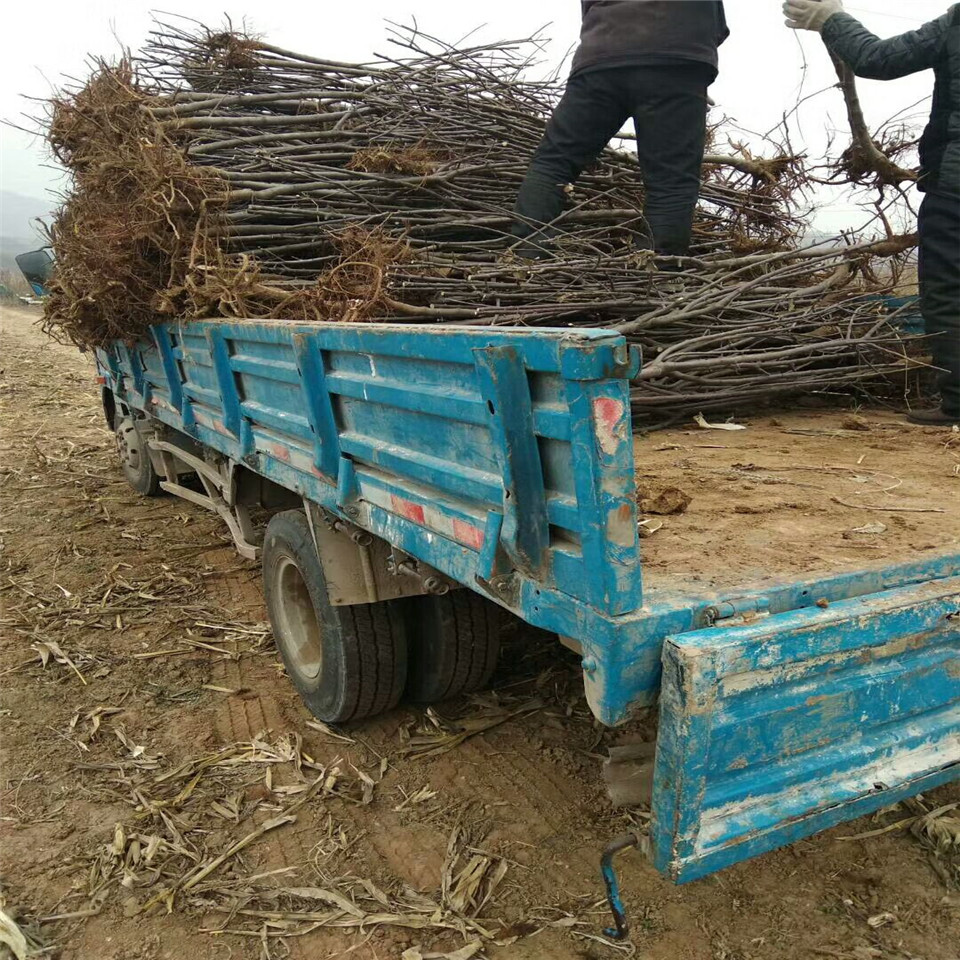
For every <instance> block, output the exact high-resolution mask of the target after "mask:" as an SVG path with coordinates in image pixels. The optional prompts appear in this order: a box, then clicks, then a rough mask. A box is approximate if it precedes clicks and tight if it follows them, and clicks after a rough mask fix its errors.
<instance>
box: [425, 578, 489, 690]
mask: <svg viewBox="0 0 960 960" xmlns="http://www.w3.org/2000/svg"><path fill="white" fill-rule="evenodd" d="M505 619H506V615H505V614H504V613H503V612H502V611H501V610H500V608H499V607H498V606H497V605H496V604H495V603H492V602H491V601H489V600H484V598H483V597H481V596H479V595H478V594H476V593H474V592H473V591H472V590H454V591H452V592H451V593H448V594H445V595H444V596H442V597H434V596H430V597H414V598H412V599H411V600H408V601H407V634H408V642H409V646H410V666H409V670H408V674H407V696H408V697H409V698H410V699H411V700H416V701H419V702H420V703H436V702H438V701H440V700H446V699H449V698H450V697H457V696H460V695H461V694H464V693H473V692H474V691H476V690H481V689H482V688H483V687H485V686H486V684H487V683H488V681H489V680H490V676H491V675H492V673H493V671H494V668H495V667H496V665H497V655H498V654H499V652H500V632H501V630H502V628H503V624H504V621H505Z"/></svg>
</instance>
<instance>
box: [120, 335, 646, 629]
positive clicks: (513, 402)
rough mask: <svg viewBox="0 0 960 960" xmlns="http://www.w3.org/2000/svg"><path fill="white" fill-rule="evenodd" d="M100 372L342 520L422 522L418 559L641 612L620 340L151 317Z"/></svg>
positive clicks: (609, 611) (477, 582)
mask: <svg viewBox="0 0 960 960" xmlns="http://www.w3.org/2000/svg"><path fill="white" fill-rule="evenodd" d="M103 365H104V366H105V367H106V368H108V369H110V370H111V372H112V374H111V375H112V376H113V379H114V389H115V390H116V391H117V392H118V395H119V396H120V397H121V399H123V400H125V401H126V402H127V403H129V404H130V405H132V406H135V407H139V408H141V409H144V410H145V411H146V412H148V413H150V414H152V415H153V416H155V417H157V418H158V419H159V420H162V421H163V422H165V423H167V424H169V425H170V426H172V427H174V428H176V429H178V430H181V431H183V432H185V433H187V434H189V435H191V436H193V437H194V438H195V439H197V440H199V441H200V442H201V443H203V444H205V445H207V446H209V447H211V448H213V449H214V450H216V451H218V452H220V453H221V454H223V455H224V456H226V457H228V458H230V459H232V460H234V461H236V462H237V463H242V464H244V465H245V466H247V467H248V468H249V469H252V470H254V471H256V472H258V473H261V474H263V475H264V476H267V477H270V478H271V479H274V480H276V481H277V482H278V483H283V484H284V485H285V486H288V487H289V488H290V489H292V490H296V491H297V492H301V493H303V495H304V496H307V497H310V498H311V499H314V500H317V501H318V502H320V503H324V504H326V505H329V506H331V508H333V509H336V510H340V509H344V510H347V508H349V510H348V515H349V517H350V519H351V520H352V522H354V523H358V524H360V525H361V526H367V527H368V528H371V529H372V528H373V527H374V526H376V525H377V524H388V525H389V526H390V527H391V528H399V527H403V528H404V530H405V534H404V537H403V538H402V539H404V540H409V539H410V538H409V534H408V532H406V531H407V528H408V527H409V526H411V525H413V526H416V527H419V528H421V529H422V531H423V532H424V534H425V535H426V540H425V542H426V544H427V547H426V548H420V550H419V552H416V553H415V555H417V556H419V557H420V558H421V559H423V560H425V561H426V562H427V563H430V564H431V565H432V566H435V567H437V568H438V569H441V570H444V569H448V568H451V567H453V568H456V569H457V570H458V571H459V575H458V577H457V579H459V580H461V582H464V583H467V584H468V585H471V586H473V587H474V588H475V589H481V590H487V591H488V592H489V591H493V595H495V596H496V597H497V599H498V600H500V601H501V602H504V600H505V599H506V601H507V602H508V605H511V606H513V607H514V609H517V605H518V603H519V602H520V598H521V597H522V596H523V594H524V585H525V584H530V586H531V587H532V588H533V589H534V590H539V591H540V594H539V596H542V595H543V593H544V591H546V592H547V593H548V594H549V593H550V592H554V593H556V595H557V599H558V604H557V606H558V607H564V605H566V607H567V609H566V612H565V613H564V618H565V619H567V620H569V619H571V618H572V616H573V615H572V614H571V608H570V601H575V602H582V603H585V604H588V605H590V606H591V607H592V608H593V609H594V610H595V612H596V615H598V616H600V617H610V616H616V615H619V614H623V613H629V612H630V611H633V610H637V609H638V608H639V607H640V605H641V583H640V566H639V553H638V547H637V541H636V506H635V498H634V492H633V476H632V448H631V434H630V419H629V403H628V397H627V381H626V378H627V377H628V376H629V375H631V374H632V373H634V372H635V371H636V368H637V361H636V358H635V357H633V356H632V355H631V354H629V353H628V351H627V349H626V345H625V342H624V340H623V338H622V337H620V336H617V335H614V334H610V333H606V332H603V331H569V330H537V331H535V332H527V331H506V330H498V329H486V328H483V329H479V328H478V329H471V328H467V327H456V328H443V327H438V326H433V325H431V326H428V327H417V326H413V325H410V326H399V327H396V326H388V325H376V324H310V325H302V324H301V325H298V324H291V323H284V322H243V323H226V322H197V323H190V324H180V325H173V324H160V325H157V326H156V327H154V328H153V329H152V342H148V343H142V344H139V345H138V346H137V347H136V348H135V349H132V350H128V349H127V348H126V347H124V346H123V345H121V344H115V345H114V346H113V347H112V348H111V349H110V350H109V351H107V352H106V354H105V363H104V364H103ZM344 471H346V473H345V472H344ZM398 525H399V526H398ZM374 532H379V531H376V530H375V531H374ZM491 534H492V535H494V536H495V537H496V538H497V542H495V543H489V542H488V537H489V536H490V535H491ZM381 535H382V534H381ZM415 539H416V538H415ZM393 542H396V543H397V544H398V545H400V542H399V541H393ZM494 579H496V580H497V581H498V582H504V581H508V582H509V589H508V591H507V592H508V594H509V596H508V597H506V598H505V597H504V596H503V595H502V593H501V592H498V591H497V590H495V588H494V587H492V586H491V585H490V581H492V580H494ZM535 595H538V594H535ZM544 604H545V605H546V600H544ZM518 612H521V613H522V612H523V611H522V610H519V609H518ZM537 612H539V610H538V611H537ZM578 616H579V615H578ZM581 619H582V618H581Z"/></svg>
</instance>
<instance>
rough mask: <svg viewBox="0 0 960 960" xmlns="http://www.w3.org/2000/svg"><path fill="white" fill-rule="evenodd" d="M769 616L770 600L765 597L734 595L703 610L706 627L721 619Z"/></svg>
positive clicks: (752, 618)
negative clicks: (730, 598)
mask: <svg viewBox="0 0 960 960" xmlns="http://www.w3.org/2000/svg"><path fill="white" fill-rule="evenodd" d="M768 616H770V601H769V600H768V599H767V598H766V597H734V598H733V599H732V600H721V601H720V602H719V603H714V604H711V605H710V606H709V607H707V608H706V610H704V611H703V618H704V620H705V621H706V624H707V626H708V627H712V626H714V624H716V623H717V622H718V621H721V620H735V619H737V618H740V619H743V620H755V619H757V618H758V617H768Z"/></svg>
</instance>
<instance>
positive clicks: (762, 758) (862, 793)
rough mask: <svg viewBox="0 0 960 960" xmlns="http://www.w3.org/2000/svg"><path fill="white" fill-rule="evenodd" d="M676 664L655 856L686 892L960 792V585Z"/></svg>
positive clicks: (671, 642) (685, 651)
mask: <svg viewBox="0 0 960 960" xmlns="http://www.w3.org/2000/svg"><path fill="white" fill-rule="evenodd" d="M663 656H664V675H663V687H662V692H661V726H660V734H659V738H658V742H657V761H656V775H655V787H654V825H653V829H652V840H653V853H654V860H655V863H656V865H657V867H658V869H660V870H661V871H662V872H664V873H666V874H667V875H668V876H670V877H671V878H673V879H674V880H676V881H678V882H681V883H682V882H686V881H688V880H693V879H696V878H697V877H700V876H704V875H705V874H708V873H712V872H714V871H716V870H719V869H721V868H723V867H726V866H729V865H731V864H733V863H737V862H739V861H741V860H744V859H747V858H749V857H753V856H755V855H757V854H759V853H762V852H764V851H767V850H771V849H774V848H776V847H779V846H782V845H784V844H787V843H791V842H792V841H794V840H797V839H799V838H801V837H804V836H808V835H809V834H812V833H815V832H817V831H818V830H822V829H825V828H826V827H829V826H832V825H834V824H836V823H840V822H842V821H844V820H848V819H851V818H852V817H855V816H859V815H861V814H864V813H868V812H871V811H873V810H877V809H879V808H881V807H883V806H885V805H887V804H890V803H892V802H895V801H896V800H898V799H901V798H903V797H905V796H911V795H913V794H916V793H918V792H920V791H921V790H925V789H929V788H930V787H932V786H935V785H938V784H941V783H945V782H947V781H950V780H957V779H960V577H952V578H949V579H944V580H940V581H935V582H930V583H926V584H921V585H915V586H909V587H902V588H899V589H894V590H889V591H885V592H883V593H879V594H871V595H867V596H863V597H859V598H855V599H849V600H842V601H839V602H837V603H835V604H830V605H829V606H828V607H826V608H825V609H820V608H819V607H814V608H812V609H806V610H797V611H793V612H791V613H784V614H780V615H775V616H771V617H768V618H765V619H759V620H757V621H754V622H753V623H750V624H744V625H740V626H732V627H720V628H714V629H708V630H699V631H694V632H692V633H689V634H686V635H683V636H678V637H673V638H670V639H668V640H667V642H666V644H665V647H664V655H663Z"/></svg>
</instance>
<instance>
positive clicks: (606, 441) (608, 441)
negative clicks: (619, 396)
mask: <svg viewBox="0 0 960 960" xmlns="http://www.w3.org/2000/svg"><path fill="white" fill-rule="evenodd" d="M625 412H626V406H625V404H624V402H623V401H622V400H616V399H615V398H613V397H597V398H596V399H595V400H594V401H593V419H594V422H595V424H596V427H597V439H598V440H599V442H600V449H601V450H603V452H604V453H606V454H609V455H612V454H614V453H616V452H617V448H618V447H619V446H620V441H621V440H622V439H623V432H624V431H623V428H622V422H623V415H624V413H625Z"/></svg>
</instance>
